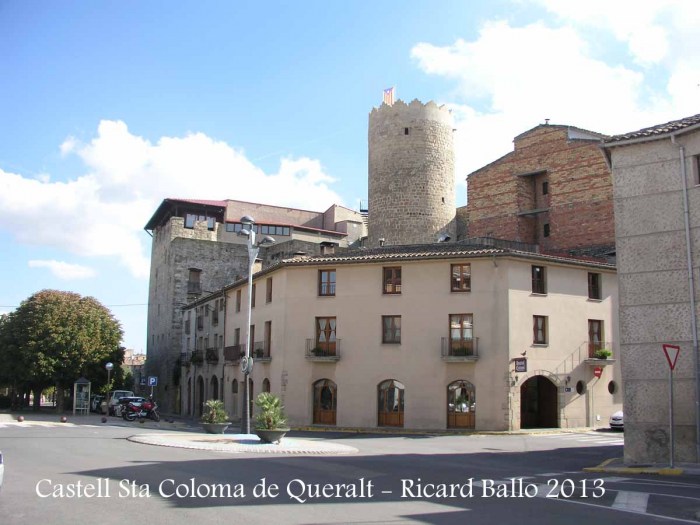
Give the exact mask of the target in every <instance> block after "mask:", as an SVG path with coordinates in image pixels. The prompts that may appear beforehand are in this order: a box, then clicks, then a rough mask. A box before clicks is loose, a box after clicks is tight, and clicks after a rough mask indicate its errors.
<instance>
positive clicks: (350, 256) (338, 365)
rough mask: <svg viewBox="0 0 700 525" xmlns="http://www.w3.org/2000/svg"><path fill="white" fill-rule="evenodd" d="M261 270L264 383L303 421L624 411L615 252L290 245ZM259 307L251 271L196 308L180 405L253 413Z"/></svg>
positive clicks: (519, 417) (435, 421) (485, 418)
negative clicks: (247, 386) (574, 255)
mask: <svg viewBox="0 0 700 525" xmlns="http://www.w3.org/2000/svg"><path fill="white" fill-rule="evenodd" d="M253 282H254V285H255V291H254V293H255V295H254V304H255V306H254V308H253V310H252V324H253V329H252V331H253V335H252V337H251V339H252V341H253V342H252V346H251V354H252V355H253V358H254V361H255V365H254V368H253V371H252V374H251V379H252V385H253V386H252V392H253V394H252V396H251V397H252V398H254V397H255V396H256V395H257V394H258V393H259V392H261V391H264V390H270V391H272V392H273V393H277V394H279V395H280V396H281V397H282V398H283V402H284V405H285V407H286V413H287V416H288V419H289V422H290V424H291V425H293V426H307V425H313V424H318V425H328V426H332V425H335V426H337V427H355V428H371V427H377V426H387V427H391V426H397V427H404V428H412V429H446V428H465V429H470V428H471V429H477V430H508V429H518V428H527V427H529V428H533V427H562V428H568V427H582V426H604V425H607V421H608V417H609V415H610V414H611V413H612V412H614V411H615V410H619V409H621V403H622V391H621V386H622V385H621V378H620V372H619V361H618V360H617V343H616V339H617V338H616V335H615V334H616V333H617V313H616V312H617V281H616V274H615V268H614V267H613V266H611V265H608V264H604V263H599V262H593V261H592V260H577V259H568V258H562V257H553V256H545V255H539V254H535V253H528V252H520V251H514V250H509V249H505V248H480V247H475V246H466V245H460V244H449V245H448V244H432V245H413V246H396V247H385V248H376V249H365V250H354V251H347V252H345V253H343V254H337V255H326V256H320V257H300V258H295V259H288V260H284V261H282V262H280V263H278V264H276V265H274V266H271V267H269V268H267V269H265V270H263V271H260V272H258V273H256V274H255V275H254V281H253ZM246 305H247V281H246V280H245V279H243V280H240V281H237V282H235V283H233V284H232V285H230V286H228V287H226V288H224V289H222V290H220V291H219V292H217V293H214V294H211V295H209V296H207V297H203V298H201V299H200V300H198V301H196V302H194V303H191V304H190V305H188V306H187V307H186V308H185V310H184V319H185V331H184V335H183V342H182V347H183V348H184V349H185V350H186V352H185V354H184V356H183V374H182V381H181V385H182V392H181V399H182V413H183V414H190V415H193V416H197V415H198V414H199V413H201V412H200V411H201V406H202V403H203V401H205V400H206V399H210V398H219V399H223V400H224V402H225V405H226V408H227V410H228V412H229V414H230V415H231V416H232V417H233V418H234V419H237V418H240V416H241V413H242V403H243V383H242V381H243V377H244V376H243V374H242V373H241V371H240V369H239V366H238V365H239V361H240V356H241V355H242V354H244V353H245V339H246V324H247V311H246ZM603 348H607V349H609V350H611V351H612V358H609V359H596V358H594V352H595V351H596V350H599V349H603ZM598 376H599V377H598Z"/></svg>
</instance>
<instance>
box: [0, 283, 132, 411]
mask: <svg viewBox="0 0 700 525" xmlns="http://www.w3.org/2000/svg"><path fill="white" fill-rule="evenodd" d="M122 334H123V332H122V329H121V326H120V324H119V322H118V321H117V320H116V319H115V318H114V317H113V316H112V314H111V312H110V311H109V310H108V309H107V308H105V307H104V306H103V305H102V304H100V303H99V302H98V301H97V300H96V299H94V298H92V297H81V296H80V295H79V294H77V293H73V292H63V291H58V290H42V291H40V292H37V293H35V294H34V295H32V296H31V297H29V298H28V299H26V300H25V301H23V302H22V304H21V305H20V306H19V307H18V308H17V309H16V310H15V311H13V312H11V313H9V314H7V315H6V316H4V317H3V318H2V319H1V320H0V384H7V385H9V386H11V387H12V388H13V389H14V390H15V392H27V391H28V390H31V391H33V393H34V407H35V409H38V407H39V403H40V399H41V392H42V391H43V390H44V389H45V388H47V387H49V386H53V385H55V386H56V387H57V389H58V400H59V407H58V408H59V410H61V409H62V408H63V407H62V406H61V404H62V401H63V395H62V389H65V388H71V387H72V385H73V382H74V381H75V380H76V379H78V378H79V377H80V376H81V375H88V371H90V370H95V369H96V367H100V366H101V367H102V368H104V364H105V363H106V362H107V361H109V360H110V359H112V358H113V357H117V356H118V355H121V359H122V360H123V356H124V352H123V349H120V347H119V343H120V341H121V339H122ZM120 351H121V354H118V352H120ZM119 364H121V361H117V362H115V365H117V366H118V365H119ZM115 368H116V367H115Z"/></svg>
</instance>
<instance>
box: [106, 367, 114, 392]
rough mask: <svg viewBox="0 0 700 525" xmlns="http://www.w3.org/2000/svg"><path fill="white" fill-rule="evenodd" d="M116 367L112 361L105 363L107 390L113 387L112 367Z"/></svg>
mask: <svg viewBox="0 0 700 525" xmlns="http://www.w3.org/2000/svg"><path fill="white" fill-rule="evenodd" d="M113 368H114V365H113V364H112V363H107V364H106V365H105V369H106V370H107V390H109V389H110V388H111V385H110V384H109V381H110V378H111V376H112V369H113Z"/></svg>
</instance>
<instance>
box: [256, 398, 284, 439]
mask: <svg viewBox="0 0 700 525" xmlns="http://www.w3.org/2000/svg"><path fill="white" fill-rule="evenodd" d="M255 404H256V405H257V406H258V414H257V416H256V425H255V428H257V429H261V430H277V429H281V428H286V425H287V419H286V418H285V417H284V407H283V406H282V401H281V400H280V398H279V397H277V396H276V395H274V394H270V393H269V392H262V393H261V394H259V395H258V397H257V398H256V400H255Z"/></svg>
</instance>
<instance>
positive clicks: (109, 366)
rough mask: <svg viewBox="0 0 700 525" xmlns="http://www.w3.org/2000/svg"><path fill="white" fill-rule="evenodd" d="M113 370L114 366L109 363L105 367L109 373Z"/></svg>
mask: <svg viewBox="0 0 700 525" xmlns="http://www.w3.org/2000/svg"><path fill="white" fill-rule="evenodd" d="M113 368H114V365H113V364H112V363H107V364H106V365H105V369H106V370H107V372H110V371H111V370H112V369H113Z"/></svg>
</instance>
